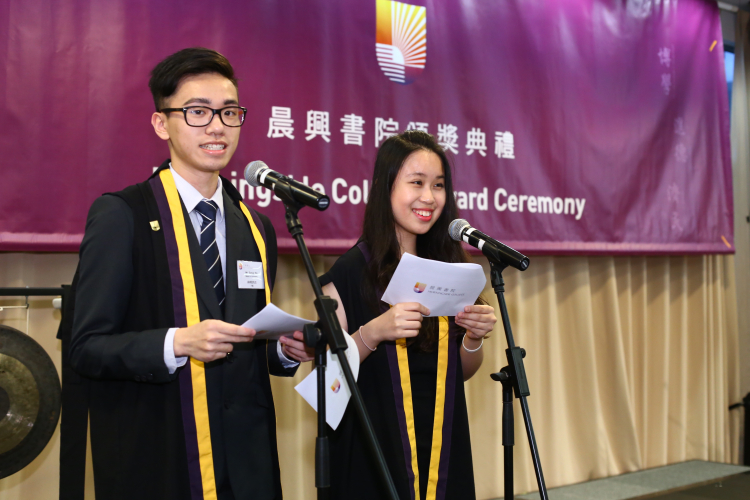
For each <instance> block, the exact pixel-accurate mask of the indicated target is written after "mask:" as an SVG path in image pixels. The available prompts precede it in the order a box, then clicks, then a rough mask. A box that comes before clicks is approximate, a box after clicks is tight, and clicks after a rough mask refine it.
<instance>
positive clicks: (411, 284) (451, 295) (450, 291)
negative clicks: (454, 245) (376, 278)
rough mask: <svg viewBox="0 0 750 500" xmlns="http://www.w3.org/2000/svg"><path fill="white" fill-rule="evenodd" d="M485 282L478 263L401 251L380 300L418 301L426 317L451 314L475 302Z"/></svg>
mask: <svg viewBox="0 0 750 500" xmlns="http://www.w3.org/2000/svg"><path fill="white" fill-rule="evenodd" d="M486 283H487V278H485V276H484V271H483V270H482V266H480V265H479V264H471V263H458V264H449V263H447V262H439V261H436V260H430V259H422V258H420V257H416V256H414V255H411V254H408V253H405V254H404V255H403V256H401V262H399V264H398V267H397V268H396V271H395V272H394V273H393V278H391V282H390V283H388V288H386V289H385V293H384V294H383V299H382V300H383V302H385V303H387V304H391V305H395V304H399V303H401V302H419V303H420V304H422V305H423V306H425V307H427V308H428V309H429V310H430V316H455V315H456V313H458V312H460V311H463V310H464V307H465V306H468V305H473V304H474V303H475V302H476V300H477V297H479V294H480V293H482V290H483V289H484V285H485V284H486Z"/></svg>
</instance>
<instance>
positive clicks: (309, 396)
mask: <svg viewBox="0 0 750 500" xmlns="http://www.w3.org/2000/svg"><path fill="white" fill-rule="evenodd" d="M344 337H345V338H346V344H347V346H348V347H347V349H346V351H345V352H346V359H348V360H349V366H350V367H351V369H352V375H353V376H354V380H357V376H358V375H359V351H358V350H357V344H356V342H354V339H353V338H352V337H351V335H349V334H348V333H346V332H345V333H344ZM326 363H327V365H326V422H328V425H330V426H331V428H332V429H333V430H336V428H337V427H338V426H339V424H340V423H341V419H342V418H343V417H344V411H345V410H346V405H347V404H348V403H349V399H350V398H351V397H352V392H351V390H349V386H348V385H347V383H346V379H344V373H343V372H342V371H341V365H339V359H338V356H333V355H331V351H330V349H329V350H328V353H327V354H326ZM295 389H296V391H297V392H298V393H299V395H300V396H302V397H303V398H304V399H305V401H307V402H308V404H309V405H310V406H312V407H313V410H315V411H318V372H317V370H313V371H312V372H310V374H309V375H308V376H307V377H305V379H304V380H303V381H302V382H300V383H299V384H297V387H295Z"/></svg>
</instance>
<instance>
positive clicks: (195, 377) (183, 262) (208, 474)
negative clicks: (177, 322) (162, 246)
mask: <svg viewBox="0 0 750 500" xmlns="http://www.w3.org/2000/svg"><path fill="white" fill-rule="evenodd" d="M159 178H160V179H161V182H162V185H163V186H164V193H165V194H166V196H167V202H168V203H169V211H170V212H171V213H172V223H173V225H174V233H175V239H176V240H177V251H178V254H179V261H180V275H181V276H182V287H183V290H184V294H185V311H186V313H187V326H192V325H194V324H196V323H200V320H201V318H200V312H199V311H198V293H197V292H196V290H195V276H194V275H193V264H192V260H191V259H190V247H189V245H188V237H187V226H186V224H185V218H184V217H183V214H182V204H181V203H180V195H179V193H178V192H177V187H176V186H175V183H174V177H172V172H171V171H170V170H169V169H164V170H162V171H161V173H159ZM190 227H191V228H192V224H191V226H190ZM190 371H191V375H192V385H193V408H194V413H195V428H196V431H197V438H198V454H199V462H200V468H201V481H202V483H203V498H204V500H214V499H216V498H217V496H216V479H215V477H214V460H213V450H212V447H211V428H210V426H209V424H208V398H207V397H206V396H207V395H206V370H205V367H204V365H203V362H202V361H198V360H196V359H193V358H190Z"/></svg>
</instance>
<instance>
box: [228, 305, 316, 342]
mask: <svg viewBox="0 0 750 500" xmlns="http://www.w3.org/2000/svg"><path fill="white" fill-rule="evenodd" d="M309 323H315V321H312V320H309V319H304V318H298V317H297V316H292V315H291V314H289V313H286V312H284V311H282V310H281V309H279V308H278V307H276V306H275V305H273V304H268V305H266V307H264V308H263V309H261V310H260V312H259V313H258V314H256V315H255V316H253V317H252V318H250V319H249V320H247V321H245V322H244V323H242V326H244V327H247V328H252V329H253V330H255V331H256V333H255V337H254V338H255V339H257V340H266V339H268V340H278V339H279V338H281V337H291V336H292V335H293V334H294V332H295V331H297V330H302V328H303V327H304V326H305V325H307V324H309Z"/></svg>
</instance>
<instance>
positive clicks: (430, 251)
mask: <svg viewBox="0 0 750 500" xmlns="http://www.w3.org/2000/svg"><path fill="white" fill-rule="evenodd" d="M420 150H422V151H429V152H432V153H435V154H436V155H437V156H438V157H439V158H440V163H441V164H442V165H443V175H444V176H445V179H444V185H445V188H444V189H445V206H444V207H443V211H442V213H441V214H440V217H438V220H437V221H435V224H433V226H432V227H431V228H430V230H429V231H427V233H425V234H419V235H417V256H418V257H423V258H426V259H432V260H439V261H442V262H468V261H469V256H468V254H467V253H466V252H465V251H464V249H463V248H462V247H461V244H460V243H459V242H457V241H454V240H453V239H451V237H450V235H449V234H448V225H449V224H450V223H451V221H452V220H454V219H457V218H458V205H457V204H456V198H455V196H454V195H453V178H452V175H451V165H450V163H449V162H448V158H447V156H446V155H445V151H443V148H442V147H440V145H439V144H438V143H437V141H435V138H434V137H433V136H431V135H430V134H428V133H426V132H422V131H419V130H409V131H406V132H403V133H401V134H399V135H396V136H393V137H390V138H388V139H386V141H385V142H383V144H382V145H381V146H380V149H378V156H377V158H376V160H375V171H374V172H373V174H372V190H371V191H370V195H369V198H368V200H367V207H366V208H365V219H364V222H363V224H362V240H363V241H364V242H365V243H366V244H367V246H368V248H369V250H370V255H371V258H370V262H369V263H368V264H367V267H366V269H365V276H364V278H365V279H364V280H363V284H364V287H365V289H364V290H363V292H364V296H365V299H366V301H367V303H368V305H369V306H370V308H371V309H372V310H373V312H374V313H375V314H376V315H379V314H380V313H381V311H380V301H379V300H378V298H377V295H378V291H379V293H382V292H383V291H385V289H386V287H387V286H388V283H389V282H390V280H391V278H392V277H393V273H394V271H395V270H396V267H397V266H398V263H399V260H400V258H401V250H400V247H399V242H398V236H397V235H396V222H395V219H394V218H393V208H392V207H391V191H392V190H393V183H394V181H395V180H396V177H397V176H398V173H399V171H400V170H401V167H402V166H403V165H404V162H405V161H406V159H407V158H408V157H409V156H410V155H411V154H413V153H414V152H416V151H420ZM437 320H438V319H437V318H425V319H424V320H423V321H422V328H421V329H420V331H419V335H418V336H417V337H416V341H414V340H411V342H410V343H414V342H416V344H417V347H418V348H419V349H420V350H431V349H430V348H431V347H432V346H433V345H434V342H435V340H437V334H438V321H437Z"/></svg>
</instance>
